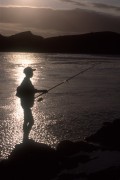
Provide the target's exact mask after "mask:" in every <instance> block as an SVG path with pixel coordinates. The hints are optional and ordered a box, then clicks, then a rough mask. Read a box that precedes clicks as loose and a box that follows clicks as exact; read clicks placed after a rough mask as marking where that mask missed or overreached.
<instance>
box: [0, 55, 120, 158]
mask: <svg viewBox="0 0 120 180" xmlns="http://www.w3.org/2000/svg"><path fill="white" fill-rule="evenodd" d="M0 63H1V66H0V72H1V76H0V97H1V98H0V150H1V151H0V158H1V159H2V158H7V157H8V155H9V154H10V152H11V151H12V150H13V148H14V147H15V145H16V144H18V143H21V142H22V138H23V130H22V125H23V111H22V108H21V105H20V99H19V98H17V97H16V96H15V93H16V88H17V86H18V85H19V84H20V83H21V81H22V79H23V78H24V74H23V69H24V68H25V67H26V66H31V67H33V68H36V71H35V72H34V76H33V78H32V79H31V80H32V83H33V84H34V86H35V87H36V88H38V89H50V88H51V87H53V86H55V85H56V84H59V83H61V82H63V81H65V80H66V79H68V78H69V77H71V76H73V75H75V74H77V73H79V72H81V71H82V70H84V69H87V68H89V67H91V66H92V65H93V64H96V66H95V67H94V68H92V69H90V70H88V71H86V72H84V73H82V74H80V75H79V76H77V77H75V78H74V79H72V80H71V81H69V82H65V83H63V84H62V85H61V86H59V87H57V88H55V89H53V90H51V91H50V92H49V93H48V94H47V95H44V96H43V101H42V102H37V100H36V101H35V104H34V107H33V108H32V112H33V115H34V121H35V123H34V125H33V128H32V130H31V132H30V135H29V138H31V139H33V140H34V141H36V142H40V143H41V142H42V143H46V144H49V145H51V146H52V147H56V145H57V144H58V143H59V142H60V141H61V140H65V139H67V140H72V141H77V140H83V139H84V137H86V136H88V135H91V134H92V133H94V132H96V131H97V130H98V129H99V128H100V127H101V125H102V123H103V122H105V121H113V120H114V119H115V118H120V111H119V109H120V98H119V97H120V57H112V56H95V55H79V54H74V55H72V54H69V55H68V54H42V53H41V54H40V53H0Z"/></svg>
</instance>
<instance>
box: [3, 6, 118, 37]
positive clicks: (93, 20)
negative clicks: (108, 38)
mask: <svg viewBox="0 0 120 180" xmlns="http://www.w3.org/2000/svg"><path fill="white" fill-rule="evenodd" d="M0 23H1V24H0V33H1V34H9V33H12V31H13V33H15V32H16V33H17V32H21V31H25V30H31V31H32V32H33V33H35V34H36V33H37V34H39V35H42V36H54V35H63V34H81V33H87V32H95V31H114V32H119V33H120V18H119V17H117V16H111V15H106V14H103V13H97V12H93V11H88V10H81V9H74V10H53V9H43V8H25V7H24V8H22V7H21V8H2V7H1V8H0Z"/></svg>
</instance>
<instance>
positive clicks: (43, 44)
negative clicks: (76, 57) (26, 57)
mask: <svg viewBox="0 0 120 180" xmlns="http://www.w3.org/2000/svg"><path fill="white" fill-rule="evenodd" d="M0 52H41V53H42V52H44V53H48V52H49V53H85V54H88V53H89V54H120V34H119V33H115V32H110V31H103V32H94V33H86V34H80V35H64V36H56V37H49V38H43V37H41V36H38V35H34V34H32V33H31V32H30V31H25V32H21V33H18V34H15V35H12V36H8V37H6V36H3V35H1V34H0Z"/></svg>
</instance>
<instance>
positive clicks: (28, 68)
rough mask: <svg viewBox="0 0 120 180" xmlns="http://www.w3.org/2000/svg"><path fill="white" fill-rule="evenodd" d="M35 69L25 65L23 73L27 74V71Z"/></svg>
mask: <svg viewBox="0 0 120 180" xmlns="http://www.w3.org/2000/svg"><path fill="white" fill-rule="evenodd" d="M35 70H36V69H32V68H31V67H26V68H25V69H24V71H23V72H24V73H25V74H29V73H31V72H33V71H35Z"/></svg>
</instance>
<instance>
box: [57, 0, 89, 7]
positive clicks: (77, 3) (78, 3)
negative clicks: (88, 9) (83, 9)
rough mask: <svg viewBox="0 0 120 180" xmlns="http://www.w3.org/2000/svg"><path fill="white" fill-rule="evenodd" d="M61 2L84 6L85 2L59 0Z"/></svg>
mask: <svg viewBox="0 0 120 180" xmlns="http://www.w3.org/2000/svg"><path fill="white" fill-rule="evenodd" d="M60 1H61V2H65V3H72V4H74V5H76V6H86V3H85V1H84V2H77V1H74V0H60Z"/></svg>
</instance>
